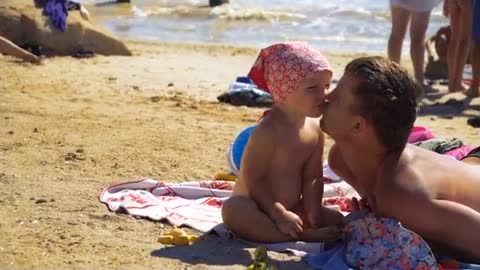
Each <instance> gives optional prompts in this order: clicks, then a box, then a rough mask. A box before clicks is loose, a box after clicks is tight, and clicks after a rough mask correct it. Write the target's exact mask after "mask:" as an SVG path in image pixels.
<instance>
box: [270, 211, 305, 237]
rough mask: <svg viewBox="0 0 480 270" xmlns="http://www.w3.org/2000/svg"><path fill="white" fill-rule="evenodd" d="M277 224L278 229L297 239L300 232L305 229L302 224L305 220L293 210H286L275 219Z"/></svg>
mask: <svg viewBox="0 0 480 270" xmlns="http://www.w3.org/2000/svg"><path fill="white" fill-rule="evenodd" d="M275 224H276V225H277V227H278V229H279V230H280V231H281V232H282V233H284V234H287V235H290V236H291V237H292V238H294V239H297V238H298V234H299V233H301V232H302V231H303V229H302V226H303V222H302V220H301V219H300V217H299V216H298V215H297V214H295V213H293V212H291V211H284V212H283V213H282V214H281V215H280V217H278V218H277V219H276V220H275Z"/></svg>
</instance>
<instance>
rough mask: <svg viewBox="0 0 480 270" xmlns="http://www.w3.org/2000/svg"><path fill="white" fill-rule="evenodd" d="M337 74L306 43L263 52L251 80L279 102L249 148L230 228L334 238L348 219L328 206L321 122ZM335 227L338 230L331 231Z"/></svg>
mask: <svg viewBox="0 0 480 270" xmlns="http://www.w3.org/2000/svg"><path fill="white" fill-rule="evenodd" d="M332 75H333V74H332V71H331V68H330V65H329V63H328V62H327V59H326V58H325V57H324V56H323V55H322V54H321V53H320V52H318V51H316V50H315V49H313V48H312V47H310V46H309V45H308V44H306V43H301V42H288V43H279V44H275V45H272V46H270V47H268V48H265V49H263V50H262V51H261V53H260V55H259V57H258V59H257V60H256V62H255V64H254V66H253V67H252V70H251V71H250V74H249V76H250V77H251V78H252V79H253V81H254V82H255V83H256V84H257V85H258V86H259V87H260V88H263V89H266V90H268V91H269V92H270V93H271V94H272V95H273V99H274V104H273V107H272V109H271V110H270V111H269V112H268V114H266V115H265V116H264V117H263V118H262V119H261V121H260V123H259V124H258V126H257V127H256V128H255V130H254V131H253V133H252V135H251V137H250V140H249V142H248V144H247V146H246V149H245V154H244V156H243V160H242V163H241V168H240V173H239V178H238V181H237V183H236V185H235V188H234V190H233V196H232V197H231V198H230V199H228V200H227V201H226V202H225V204H224V206H223V209H222V216H223V221H224V223H225V224H226V225H227V226H228V227H229V228H230V229H231V230H232V231H233V232H234V233H236V234H237V235H238V236H240V237H242V238H245V239H248V240H251V241H256V242H281V241H290V240H297V239H299V240H304V241H331V240H335V239H337V237H338V236H339V232H340V231H339V230H340V229H339V228H337V227H335V226H336V225H339V224H341V223H342V221H343V215H342V214H341V213H339V212H337V211H333V210H328V209H326V208H323V207H322V204H321V202H322V194H323V181H322V179H323V178H322V173H323V172H322V166H319V164H322V155H323V147H324V135H323V132H322V131H321V129H320V126H319V118H318V117H320V115H321V113H322V111H323V110H324V106H325V101H324V97H325V91H326V90H327V89H328V88H329V87H330V82H331V79H332ZM327 226H330V227H327Z"/></svg>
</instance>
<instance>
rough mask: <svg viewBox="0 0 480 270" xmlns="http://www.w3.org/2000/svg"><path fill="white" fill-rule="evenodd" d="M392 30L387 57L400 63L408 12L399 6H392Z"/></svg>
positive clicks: (408, 19)
mask: <svg viewBox="0 0 480 270" xmlns="http://www.w3.org/2000/svg"><path fill="white" fill-rule="evenodd" d="M391 10H392V31H391V32H390V38H389V39H388V58H390V60H392V61H395V62H397V63H400V58H401V55H402V45H403V39H404V38H405V33H406V32H407V26H408V22H409V21H410V12H409V11H408V10H406V9H404V8H402V7H399V6H392V9H391Z"/></svg>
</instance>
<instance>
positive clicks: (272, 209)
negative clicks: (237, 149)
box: [239, 126, 303, 238]
mask: <svg viewBox="0 0 480 270" xmlns="http://www.w3.org/2000/svg"><path fill="white" fill-rule="evenodd" d="M274 135H275V134H273V133H272V132H270V131H269V130H268V129H264V127H261V126H258V127H257V128H255V130H254V131H253V133H252V135H251V136H250V140H249V142H248V144H247V146H246V149H245V153H244V156H243V159H242V165H241V169H240V175H239V179H240V180H241V181H244V183H245V184H246V186H247V189H248V192H249V194H250V197H251V199H253V200H254V201H255V202H256V203H257V205H258V207H259V208H260V209H261V210H262V211H263V212H264V213H265V214H266V215H267V216H268V217H269V218H270V219H272V220H273V221H274V222H275V224H276V225H277V226H278V228H279V230H280V231H281V232H282V233H285V234H289V235H290V236H292V237H294V238H297V236H298V235H297V233H300V232H301V231H302V225H303V224H302V221H301V219H300V218H299V217H298V216H297V215H296V214H294V213H292V212H290V211H288V210H287V209H285V207H284V206H283V205H282V204H281V203H280V202H278V201H277V200H276V199H275V198H274V196H273V194H272V192H271V189H272V183H270V182H268V179H267V177H268V175H267V173H268V171H269V168H270V166H271V160H272V157H273V150H274V147H275V145H274V142H273V140H272V138H273V136H274Z"/></svg>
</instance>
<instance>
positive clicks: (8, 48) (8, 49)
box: [0, 35, 41, 64]
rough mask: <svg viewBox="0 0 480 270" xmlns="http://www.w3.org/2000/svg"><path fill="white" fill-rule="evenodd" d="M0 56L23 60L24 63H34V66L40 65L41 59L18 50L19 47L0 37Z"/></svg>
mask: <svg viewBox="0 0 480 270" xmlns="http://www.w3.org/2000/svg"><path fill="white" fill-rule="evenodd" d="M0 54H6V55H11V56H15V57H18V58H20V59H23V60H24V61H27V62H30V63H34V64H40V63H41V59H40V58H39V57H38V56H36V55H34V54H32V53H30V52H29V51H26V50H24V49H22V48H20V47H19V46H17V45H15V44H14V43H13V42H11V41H10V40H8V39H6V38H4V37H2V36H1V35H0Z"/></svg>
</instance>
